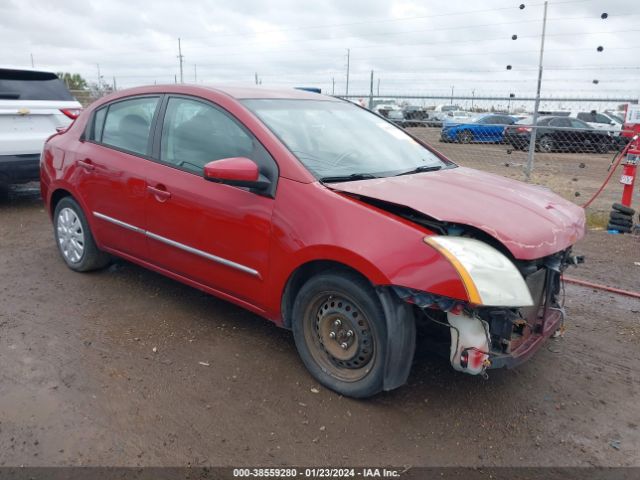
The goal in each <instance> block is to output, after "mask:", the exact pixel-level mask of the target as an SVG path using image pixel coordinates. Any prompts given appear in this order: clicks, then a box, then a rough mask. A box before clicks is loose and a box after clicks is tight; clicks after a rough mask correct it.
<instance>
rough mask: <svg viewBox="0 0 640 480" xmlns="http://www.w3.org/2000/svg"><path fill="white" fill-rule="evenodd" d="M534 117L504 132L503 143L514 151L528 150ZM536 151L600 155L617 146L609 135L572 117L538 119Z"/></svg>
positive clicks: (507, 128)
mask: <svg viewBox="0 0 640 480" xmlns="http://www.w3.org/2000/svg"><path fill="white" fill-rule="evenodd" d="M532 122H533V117H529V118H525V119H524V120H520V121H518V122H516V123H515V124H514V125H511V126H509V127H506V128H505V131H504V139H505V141H506V142H507V143H510V144H511V145H512V146H513V148H516V149H518V150H526V149H527V148H529V141H530V139H531V131H532V126H531V125H532ZM537 125H538V131H537V133H536V150H539V151H540V152H543V153H548V152H554V151H565V152H598V153H606V152H608V151H609V150H610V149H611V148H613V147H614V145H615V140H614V139H613V137H612V136H611V135H609V134H608V132H605V131H602V130H596V129H594V128H592V127H591V126H589V125H588V124H586V123H585V122H583V121H581V120H578V119H577V118H571V117H547V116H542V117H538V123H537Z"/></svg>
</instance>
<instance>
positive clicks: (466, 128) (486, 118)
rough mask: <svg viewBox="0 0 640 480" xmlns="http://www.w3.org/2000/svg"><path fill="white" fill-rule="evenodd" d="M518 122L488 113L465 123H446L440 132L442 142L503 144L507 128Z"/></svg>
mask: <svg viewBox="0 0 640 480" xmlns="http://www.w3.org/2000/svg"><path fill="white" fill-rule="evenodd" d="M517 120H518V119H517V118H515V117H512V116H510V115H503V114H495V113H487V114H483V115H478V116H477V117H474V118H472V119H470V120H464V122H456V121H449V122H445V123H444V124H443V125H442V131H441V132H440V140H442V141H443V142H458V143H475V142H478V143H480V142H483V143H485V142H486V143H501V142H502V141H503V139H504V129H505V126H507V125H513V124H514V123H515V122H516V121H517Z"/></svg>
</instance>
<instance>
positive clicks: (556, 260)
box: [394, 249, 584, 375]
mask: <svg viewBox="0 0 640 480" xmlns="http://www.w3.org/2000/svg"><path fill="white" fill-rule="evenodd" d="M583 261H584V260H583V258H582V257H575V256H571V251H570V249H568V250H566V251H562V252H559V253H556V254H554V255H551V256H549V257H545V258H542V259H538V260H534V261H527V262H517V261H515V262H514V263H515V264H516V266H517V267H518V270H519V271H520V273H521V274H522V276H523V278H524V280H525V282H526V284H527V287H528V288H529V291H530V293H531V297H532V299H533V301H534V304H533V305H532V306H529V307H513V308H505V307H490V306H476V305H469V304H465V303H462V302H459V301H456V300H453V299H449V298H445V297H439V296H436V295H432V294H429V293H425V292H417V291H413V290H409V289H405V288H398V287H394V289H395V291H396V294H397V295H398V296H399V297H400V298H401V299H403V300H404V301H406V302H408V303H411V304H413V305H415V306H416V307H417V308H418V309H420V310H421V311H422V313H423V314H424V316H425V317H426V319H427V320H429V321H430V322H433V323H436V324H439V325H440V326H442V327H446V328H448V329H449V332H450V346H449V360H450V362H451V365H452V367H453V368H454V369H455V370H458V371H461V372H465V373H469V374H472V375H478V374H482V375H486V373H485V372H486V370H488V369H496V368H514V367H516V366H518V365H520V364H521V363H523V362H525V361H526V360H528V359H529V358H530V357H531V356H532V355H533V354H534V353H535V352H536V351H537V350H539V349H540V347H541V346H542V345H543V344H544V343H545V341H546V340H547V339H548V338H549V337H550V336H552V335H554V333H556V332H560V331H561V330H562V328H563V325H564V319H565V313H564V306H563V305H564V286H563V283H562V272H563V271H564V270H565V269H566V268H567V266H569V265H572V264H579V263H582V262H583Z"/></svg>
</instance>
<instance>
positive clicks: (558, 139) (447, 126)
mask: <svg viewBox="0 0 640 480" xmlns="http://www.w3.org/2000/svg"><path fill="white" fill-rule="evenodd" d="M348 100H350V101H352V102H354V103H358V104H360V105H362V106H366V107H368V108H370V109H371V110H373V111H375V112H376V113H378V114H380V115H382V116H384V117H386V118H387V119H389V120H390V121H392V122H394V123H395V124H397V125H398V126H401V127H403V128H405V129H406V130H407V131H408V132H410V133H411V134H412V135H414V136H416V137H417V138H419V139H420V140H423V141H425V142H426V143H428V144H429V145H431V146H432V147H434V148H435V149H436V150H438V151H440V152H442V153H443V154H444V155H446V156H447V157H448V158H450V159H451V160H453V161H455V162H456V163H458V164H460V165H462V166H467V167H471V168H476V169H479V170H484V171H488V172H491V173H495V174H498V175H502V176H506V177H510V178H513V179H517V180H525V181H530V182H532V183H534V184H538V185H541V186H544V187H547V188H550V189H552V190H553V191H555V192H556V193H558V194H560V195H562V196H563V197H565V198H567V199H569V200H571V201H573V202H574V203H576V204H578V205H583V204H584V203H586V202H587V201H588V200H589V199H590V198H591V197H592V196H593V195H594V194H595V193H596V192H597V191H598V190H599V189H600V187H601V186H602V184H603V182H604V181H605V179H606V177H607V176H608V175H609V172H610V168H611V166H612V164H613V162H614V160H615V159H616V157H617V155H618V154H619V152H620V151H621V150H622V149H623V148H624V147H625V146H626V144H627V143H628V142H629V141H630V140H631V137H632V132H631V131H628V130H624V126H623V118H622V117H621V115H623V114H621V113H620V112H618V111H617V108H618V106H619V105H620V104H623V103H627V102H631V103H635V102H636V101H634V100H632V99H624V98H611V99H593V98H590V99H577V98H565V99H560V98H558V99H551V98H550V99H543V101H542V102H541V108H540V111H539V116H538V119H537V122H536V123H535V124H534V123H533V117H532V115H531V114H530V113H529V114H528V113H526V112H527V111H529V112H530V111H531V110H527V108H526V107H527V106H529V107H530V108H531V109H532V108H533V101H534V99H533V98H530V99H519V101H518V103H517V104H516V102H515V99H513V98H511V97H502V98H499V97H498V98H495V97H491V98H488V97H483V98H476V97H453V98H451V97H392V98H389V97H375V96H358V95H354V96H350V97H348ZM444 101H446V103H440V104H438V103H437V102H444ZM582 119H584V120H582ZM532 141H533V142H534V145H533V146H532ZM620 173H621V169H620V170H619V171H616V172H615V173H614V175H613V177H612V178H611V180H610V182H609V183H608V184H607V186H606V187H605V188H604V189H603V191H602V192H601V193H600V194H599V195H598V197H597V198H596V199H595V200H594V201H593V202H592V203H591V204H590V205H589V208H588V209H587V218H588V223H589V225H590V226H591V227H594V228H606V227H607V225H608V223H609V214H610V211H611V206H612V204H613V203H616V202H620V199H621V196H622V185H621V184H620V183H619V180H620ZM633 204H634V205H639V204H640V188H637V189H636V192H635V195H634V201H633Z"/></svg>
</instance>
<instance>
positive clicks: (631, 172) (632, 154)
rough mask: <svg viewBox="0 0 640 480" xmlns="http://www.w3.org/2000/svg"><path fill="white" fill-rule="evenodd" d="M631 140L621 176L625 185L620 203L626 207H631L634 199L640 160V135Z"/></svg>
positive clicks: (621, 181) (621, 180)
mask: <svg viewBox="0 0 640 480" xmlns="http://www.w3.org/2000/svg"><path fill="white" fill-rule="evenodd" d="M631 142H632V143H631V145H630V147H629V150H627V158H626V160H625V163H624V168H623V170H622V176H621V177H620V183H621V184H623V185H624V187H623V189H622V201H621V202H620V203H622V204H623V205H624V206H626V207H631V202H632V201H633V186H634V184H635V181H636V171H637V169H638V162H639V161H640V137H638V136H637V135H636V136H635V137H634V138H633V140H631Z"/></svg>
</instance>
